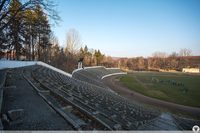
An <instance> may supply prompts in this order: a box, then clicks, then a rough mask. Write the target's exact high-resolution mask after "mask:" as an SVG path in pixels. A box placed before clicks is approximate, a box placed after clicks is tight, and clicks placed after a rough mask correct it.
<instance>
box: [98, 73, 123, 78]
mask: <svg viewBox="0 0 200 133" xmlns="http://www.w3.org/2000/svg"><path fill="white" fill-rule="evenodd" d="M120 74H127V72H121V73H112V74H108V75H104V76H103V77H101V79H104V78H105V77H109V76H113V75H120Z"/></svg>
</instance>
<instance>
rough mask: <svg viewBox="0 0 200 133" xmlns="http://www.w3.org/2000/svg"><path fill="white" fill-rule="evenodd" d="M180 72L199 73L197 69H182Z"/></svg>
mask: <svg viewBox="0 0 200 133" xmlns="http://www.w3.org/2000/svg"><path fill="white" fill-rule="evenodd" d="M182 72H186V73H200V70H199V68H183V69H182Z"/></svg>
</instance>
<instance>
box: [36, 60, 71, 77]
mask: <svg viewBox="0 0 200 133" xmlns="http://www.w3.org/2000/svg"><path fill="white" fill-rule="evenodd" d="M36 64H37V65H41V66H44V67H47V68H50V69H52V70H54V71H56V72H59V73H61V74H63V75H66V76H68V77H72V75H71V74H70V73H67V72H65V71H63V70H60V69H58V68H55V67H53V66H51V65H48V64H46V63H44V62H41V61H38V62H36Z"/></svg>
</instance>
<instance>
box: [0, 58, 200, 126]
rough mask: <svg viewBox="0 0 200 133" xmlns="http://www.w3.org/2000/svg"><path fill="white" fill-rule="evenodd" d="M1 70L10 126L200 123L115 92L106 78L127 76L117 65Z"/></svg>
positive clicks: (5, 114)
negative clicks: (118, 75) (67, 71)
mask: <svg viewBox="0 0 200 133" xmlns="http://www.w3.org/2000/svg"><path fill="white" fill-rule="evenodd" d="M0 74H1V78H0V81H1V86H0V90H1V102H2V105H1V114H2V115H1V121H2V124H1V126H0V127H1V128H2V129H5V130H19V129H21V130H27V129H29V130H34V129H40V130H42V129H49V130H55V129H60V130H191V127H192V126H194V125H196V124H199V121H195V120H193V119H186V118H182V117H179V116H176V115H172V114H169V113H163V112H162V111H160V110H159V109H157V108H153V107H149V106H145V105H143V104H140V103H138V102H135V101H130V100H128V99H126V98H124V97H122V96H120V95H119V94H117V93H116V92H114V91H113V90H112V89H111V88H109V87H107V86H106V85H105V84H104V83H103V82H102V79H103V78H105V77H107V76H112V75H116V74H126V73H124V72H123V71H121V70H120V69H117V68H105V67H102V66H98V67H87V68H84V69H77V70H75V71H74V72H73V73H72V75H71V74H68V73H65V72H63V71H62V70H59V69H57V68H54V67H52V66H49V65H47V64H45V63H41V62H39V63H34V64H31V65H29V66H22V67H18V68H12V69H11V68H7V69H3V70H1V72H0ZM13 112H14V113H13ZM42 114H48V115H42Z"/></svg>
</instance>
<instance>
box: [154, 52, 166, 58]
mask: <svg viewBox="0 0 200 133" xmlns="http://www.w3.org/2000/svg"><path fill="white" fill-rule="evenodd" d="M152 56H153V57H156V58H166V57H167V54H166V53H165V52H159V51H157V52H154V53H153V54H152Z"/></svg>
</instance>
